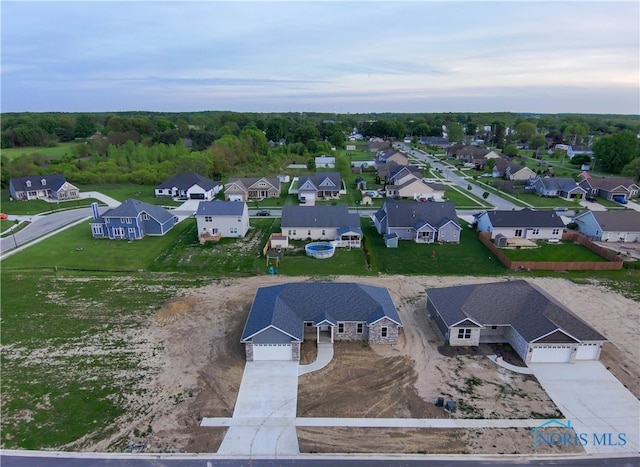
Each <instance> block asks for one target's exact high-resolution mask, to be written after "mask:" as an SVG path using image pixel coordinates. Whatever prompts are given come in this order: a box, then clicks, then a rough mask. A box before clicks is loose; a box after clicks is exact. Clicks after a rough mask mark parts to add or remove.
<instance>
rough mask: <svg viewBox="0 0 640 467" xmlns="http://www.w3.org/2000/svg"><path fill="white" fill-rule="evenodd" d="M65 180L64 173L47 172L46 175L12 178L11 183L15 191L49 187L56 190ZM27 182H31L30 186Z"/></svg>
mask: <svg viewBox="0 0 640 467" xmlns="http://www.w3.org/2000/svg"><path fill="white" fill-rule="evenodd" d="M42 180H45V182H46V184H44V185H43V184H42ZM66 181H67V180H66V179H65V178H64V175H62V174H60V173H58V174H47V175H30V176H28V177H17V178H12V179H11V183H12V184H13V187H14V189H15V190H16V191H29V190H43V189H45V190H46V189H49V190H52V191H58V190H59V189H60V187H61V186H62V185H64V184H65V182H66ZM27 182H31V186H27Z"/></svg>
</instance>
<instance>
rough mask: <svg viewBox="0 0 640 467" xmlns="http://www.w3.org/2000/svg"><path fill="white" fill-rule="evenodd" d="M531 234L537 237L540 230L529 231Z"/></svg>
mask: <svg viewBox="0 0 640 467" xmlns="http://www.w3.org/2000/svg"><path fill="white" fill-rule="evenodd" d="M531 233H532V234H533V235H538V234H539V233H540V229H533V230H532V231H531Z"/></svg>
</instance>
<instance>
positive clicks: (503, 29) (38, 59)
mask: <svg viewBox="0 0 640 467" xmlns="http://www.w3.org/2000/svg"><path fill="white" fill-rule="evenodd" d="M1 14H2V37H1V39H2V70H1V79H2V81H1V87H2V93H1V97H2V101H1V105H0V110H1V111H2V112H23V111H33V112H40V111H43V112H44V111H61V112H106V111H124V110H147V111H176V112H179V111H185V112H186V111H196V110H231V111H252V112H337V113H348V112H349V113H364V112H426V113H428V112H495V111H510V112H538V113H620V114H638V113H640V83H639V69H640V45H639V42H640V20H639V18H640V3H639V2H638V1H625V2H615V1H607V2H590V1H571V2H556V1H535V2H524V1H509V2H482V1H475V2H458V1H448V2H434V1H413V2H395V1H390V0H389V1H378V2H367V1H349V2H333V1H323V2H320V1H316V2H312V1H299V2H287V1H282V2H275V1H261V2H245V1H234V2H220V1H202V2H172V1H167V2H152V1H146V2H77V1H71V2H50V1H47V2H30V1H19V2H11V1H2V3H1Z"/></svg>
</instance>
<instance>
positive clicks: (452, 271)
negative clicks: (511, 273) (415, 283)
mask: <svg viewBox="0 0 640 467" xmlns="http://www.w3.org/2000/svg"><path fill="white" fill-rule="evenodd" d="M461 224H462V226H463V229H462V233H461V238H460V243H459V244H442V245H440V244H417V243H414V242H410V241H405V240H401V241H400V242H399V245H398V248H387V247H386V246H385V245H384V241H383V239H382V237H381V236H380V235H378V233H377V232H376V230H375V226H374V225H373V221H371V220H369V219H366V220H363V222H362V228H363V233H364V236H365V244H366V248H367V250H368V252H369V255H370V263H371V268H372V270H373V271H378V272H381V273H384V274H411V275H413V274H424V275H443V276H447V275H454V276H455V275H476V276H492V275H497V274H506V273H507V269H506V268H505V267H504V266H503V265H502V263H500V261H498V259H497V258H496V257H495V256H494V255H493V254H491V253H490V252H489V251H487V249H486V248H485V247H484V245H482V243H480V241H479V240H478V233H477V232H476V231H474V230H473V229H471V228H469V227H468V225H467V224H466V223H465V222H464V221H461ZM432 251H435V253H436V254H435V258H432V256H431V252H432Z"/></svg>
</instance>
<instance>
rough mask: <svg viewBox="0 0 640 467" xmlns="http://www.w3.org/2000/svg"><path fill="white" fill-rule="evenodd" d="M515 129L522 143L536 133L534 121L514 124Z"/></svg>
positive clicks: (528, 140) (529, 139)
mask: <svg viewBox="0 0 640 467" xmlns="http://www.w3.org/2000/svg"><path fill="white" fill-rule="evenodd" d="M515 130H516V135H517V136H518V139H519V140H520V141H522V142H524V143H528V142H530V141H531V138H532V137H533V135H535V134H536V125H535V123H530V122H522V123H519V124H518V125H516V128H515Z"/></svg>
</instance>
